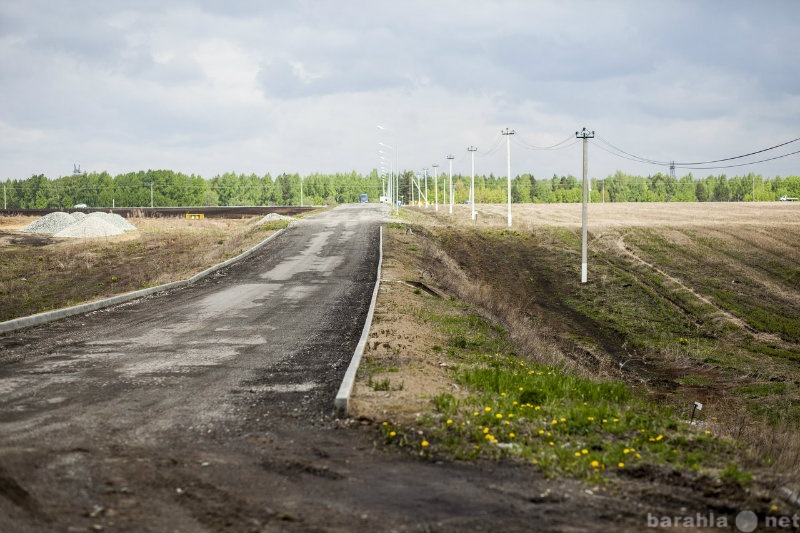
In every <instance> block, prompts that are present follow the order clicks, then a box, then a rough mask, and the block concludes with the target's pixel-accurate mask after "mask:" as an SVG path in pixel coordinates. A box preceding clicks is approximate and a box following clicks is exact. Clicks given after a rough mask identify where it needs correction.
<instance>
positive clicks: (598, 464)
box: [589, 459, 600, 468]
mask: <svg viewBox="0 0 800 533" xmlns="http://www.w3.org/2000/svg"><path fill="white" fill-rule="evenodd" d="M589 464H590V465H592V468H597V467H598V466H600V461H598V460H597V459H595V460H594V461H592V462H591V463H589Z"/></svg>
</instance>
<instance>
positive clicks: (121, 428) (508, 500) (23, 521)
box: [0, 206, 691, 532]
mask: <svg viewBox="0 0 800 533" xmlns="http://www.w3.org/2000/svg"><path fill="white" fill-rule="evenodd" d="M382 217H383V211H382V210H381V208H378V207H374V206H345V207H341V208H338V209H335V210H332V211H329V212H326V213H323V214H321V215H317V216H314V217H309V218H307V219H305V220H303V221H302V222H299V223H297V224H296V225H293V226H292V227H290V228H289V229H288V230H287V231H286V232H285V233H284V234H283V235H281V236H280V237H279V238H277V239H275V240H273V241H272V242H271V243H270V244H268V245H267V246H266V247H264V248H263V249H262V250H261V251H260V252H259V253H257V254H255V255H254V256H251V257H250V258H248V259H247V260H245V261H243V262H241V263H239V264H237V265H235V266H232V267H230V268H228V269H225V270H223V271H219V272H218V273H217V274H215V275H214V276H212V277H210V278H207V279H206V280H205V281H203V282H200V283H198V284H196V285H194V286H191V287H188V288H185V289H181V290H177V291H173V292H170V293H162V294H158V295H155V296H153V297H149V298H146V299H142V300H139V301H135V302H131V303H129V304H125V305H120V306H117V307H115V308H111V309H107V310H103V311H98V312H94V313H91V314H88V315H83V316H77V317H73V318H70V319H66V320H62V321H59V322H55V323H51V324H49V325H46V326H42V327H36V328H30V329H27V330H24V331H21V332H17V333H10V334H6V335H4V336H0V531H3V532H6V531H8V532H11V531H187V532H188V531H191V532H196V531H231V532H233V531H236V532H240V531H254V532H258V531H490V530H491V531H497V530H503V531H531V530H538V529H541V528H542V527H543V526H544V529H546V530H549V531H576V530H597V531H608V530H611V529H614V530H639V529H645V527H644V526H645V525H646V523H645V519H644V517H645V516H646V512H645V510H646V509H649V507H647V505H651V506H652V509H658V508H659V506H660V504H659V502H660V501H661V496H662V494H661V493H660V491H659V490H656V489H653V490H652V491H651V497H648V496H647V494H648V492H647V491H645V492H644V496H642V493H640V494H639V497H638V499H637V502H636V503H633V502H626V503H625V504H624V505H620V503H621V502H624V501H625V500H627V497H626V496H624V495H622V496H620V494H619V493H616V494H613V495H612V494H610V493H608V492H606V491H604V490H599V491H598V490H595V491H587V487H585V486H583V485H581V484H580V483H578V482H572V481H558V482H548V481H546V480H544V479H542V478H541V477H540V476H538V475H537V474H535V473H534V472H533V471H532V470H529V469H527V468H524V467H519V466H515V465H512V464H510V463H509V464H505V463H500V464H479V465H471V464H453V463H444V464H442V463H435V462H432V461H427V460H423V459H419V458H415V457H411V456H408V455H403V454H402V453H400V452H397V451H384V450H382V449H380V448H379V447H377V446H376V445H375V444H374V443H373V440H374V439H375V437H376V432H375V431H374V430H373V428H371V427H369V426H364V425H362V424H360V423H359V422H357V421H344V422H342V421H337V420H334V418H333V416H332V407H333V397H334V395H335V392H336V389H337V387H338V385H339V382H340V380H341V378H342V376H343V374H344V372H345V369H346V366H347V364H348V362H349V358H350V356H351V355H352V352H353V348H354V346H355V344H356V342H357V339H358V335H359V333H360V331H361V328H362V326H363V320H364V317H365V314H366V311H367V305H368V303H369V296H370V294H371V291H372V287H373V281H374V277H375V267H376V262H377V251H378V250H377V242H378V225H379V224H380V222H381V220H382ZM640 488H641V487H640ZM645 488H646V487H645ZM635 490H637V491H638V490H639V489H635ZM670 490H672V491H673V494H672V497H673V498H672V502H673V504H674V503H675V501H677V502H678V504H679V505H682V504H683V501H682V500H681V498H677V500H676V495H677V496H680V490H677V489H675V487H671V488H670ZM687 490H690V489H687ZM690 492H691V491H690ZM690 497H691V495H690V494H688V493H687V496H686V498H687V501H691V500H690ZM622 524H627V526H623V525H622Z"/></svg>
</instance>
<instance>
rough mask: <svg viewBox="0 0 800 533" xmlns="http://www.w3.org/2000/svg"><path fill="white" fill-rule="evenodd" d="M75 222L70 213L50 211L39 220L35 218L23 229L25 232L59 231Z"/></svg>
mask: <svg viewBox="0 0 800 533" xmlns="http://www.w3.org/2000/svg"><path fill="white" fill-rule="evenodd" d="M74 223H75V219H74V218H72V216H71V215H70V214H69V213H62V212H61V211H56V212H55V213H48V214H46V215H45V216H43V217H42V218H40V219H38V220H34V221H33V222H31V223H30V224H28V225H27V226H25V227H24V228H22V230H21V231H24V232H25V233H58V232H59V231H61V230H63V229H64V228H66V227H68V226H71V225H72V224H74Z"/></svg>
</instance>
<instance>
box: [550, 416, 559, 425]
mask: <svg viewBox="0 0 800 533" xmlns="http://www.w3.org/2000/svg"><path fill="white" fill-rule="evenodd" d="M551 424H553V425H554V426H555V425H556V424H558V420H556V419H555V418H554V419H553V421H552V422H551Z"/></svg>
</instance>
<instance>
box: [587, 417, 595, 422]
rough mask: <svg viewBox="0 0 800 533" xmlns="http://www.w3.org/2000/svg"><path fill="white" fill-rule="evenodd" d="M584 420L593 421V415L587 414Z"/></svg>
mask: <svg viewBox="0 0 800 533" xmlns="http://www.w3.org/2000/svg"><path fill="white" fill-rule="evenodd" d="M586 420H588V421H589V422H594V417H593V416H587V417H586Z"/></svg>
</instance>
